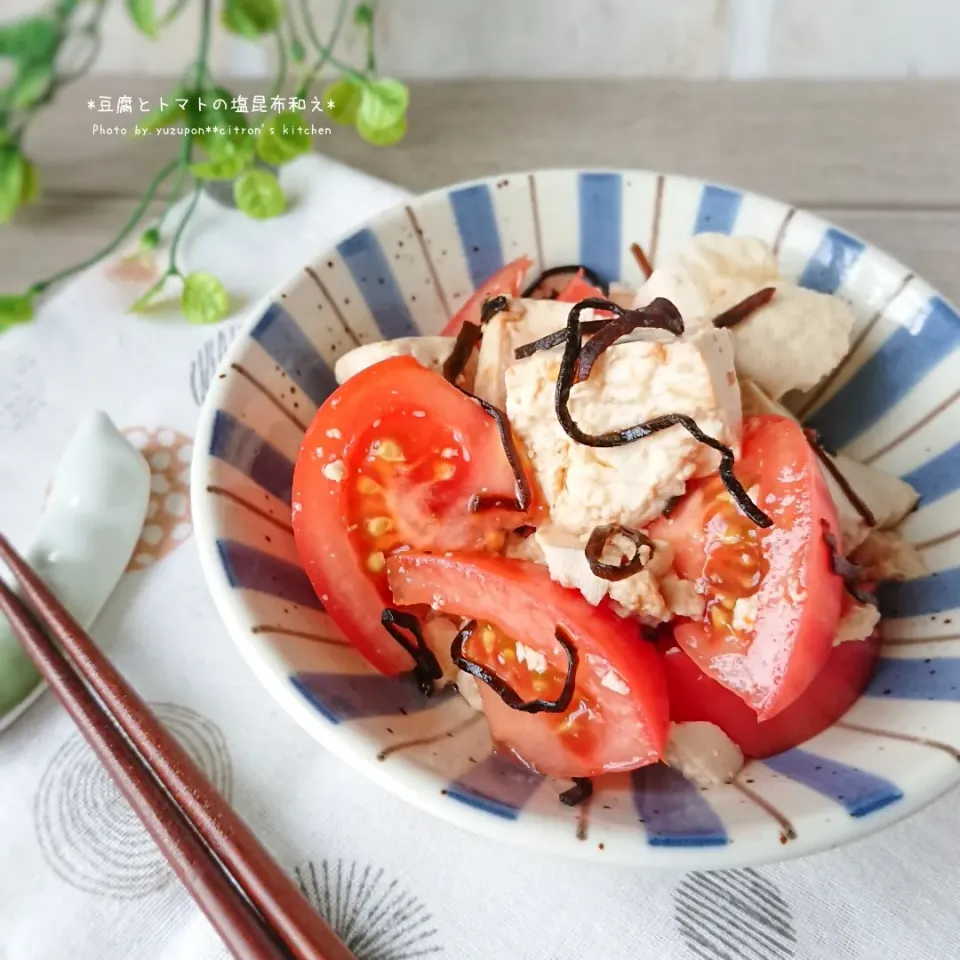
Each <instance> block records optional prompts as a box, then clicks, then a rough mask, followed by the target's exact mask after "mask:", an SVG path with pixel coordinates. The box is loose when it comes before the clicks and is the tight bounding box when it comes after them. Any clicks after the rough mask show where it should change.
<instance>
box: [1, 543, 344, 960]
mask: <svg viewBox="0 0 960 960" xmlns="http://www.w3.org/2000/svg"><path fill="white" fill-rule="evenodd" d="M0 559H2V560H3V561H4V563H6V565H7V566H8V567H9V568H10V571H11V573H12V574H13V576H14V578H15V580H16V581H17V583H18V584H19V587H20V591H21V594H22V596H23V597H24V598H25V599H26V601H27V602H28V603H29V604H30V607H28V606H27V605H26V603H24V601H23V600H21V599H20V598H19V597H18V596H17V595H16V594H15V593H14V592H13V590H11V589H10V587H9V586H7V584H6V583H4V581H3V579H2V578H0V611H2V613H3V614H5V615H6V617H7V618H8V620H9V621H10V624H11V626H12V627H13V630H14V632H15V633H16V634H17V636H18V637H19V639H20V642H21V643H22V644H23V647H24V649H25V650H26V652H27V654H28V655H29V656H30V658H31V659H32V660H33V662H34V663H35V664H36V665H37V668H38V669H39V671H40V673H41V674H42V676H43V678H44V680H46V682H47V684H48V685H49V686H50V689H51V690H52V691H53V692H54V694H55V695H56V696H57V698H58V699H59V700H60V702H61V703H62V704H63V706H64V707H65V709H66V711H67V713H69V714H70V716H71V718H72V719H73V721H74V722H75V723H76V725H77V727H78V728H79V730H80V732H81V733H82V734H83V736H84V737H85V738H86V740H87V742H88V743H89V744H90V746H91V747H92V748H93V751H94V753H96V755H97V757H98V759H99V760H100V762H101V763H102V764H103V766H104V767H105V768H106V770H107V772H108V773H109V774H110V776H111V777H112V778H113V779H114V781H115V782H116V784H117V786H118V787H119V788H120V790H121V792H122V793H123V795H124V796H125V797H126V798H127V800H128V801H129V803H130V805H131V807H132V808H133V810H134V812H135V813H136V814H137V816H138V817H139V818H140V820H141V821H142V822H143V825H144V826H145V827H146V829H147V831H148V832H149V834H150V836H151V837H152V838H153V840H154V841H155V842H156V844H157V846H158V847H159V848H160V850H161V852H162V853H163V855H164V856H165V857H166V859H167V861H168V862H169V863H170V866H171V867H172V868H173V870H174V872H175V873H176V875H177V876H178V877H179V878H180V880H181V881H182V883H183V885H184V886H185V887H186V888H187V890H188V892H189V893H190V894H191V895H192V896H193V898H194V900H196V902H197V904H198V906H199V907H200V909H201V910H202V911H203V912H204V913H205V914H206V916H207V918H208V919H209V920H210V922H211V924H212V925H213V926H214V928H215V929H216V930H217V932H218V933H219V934H220V936H221V938H222V939H223V941H224V943H225V944H226V946H227V947H228V949H229V950H230V951H231V952H232V953H233V955H234V957H237V958H238V960H291V958H295V960H356V958H355V957H354V955H353V954H352V953H350V951H349V950H347V948H346V947H345V946H344V945H343V944H342V943H341V942H340V940H338V939H337V937H336V935H335V934H334V932H333V931H332V930H331V929H330V927H329V926H328V925H327V924H326V923H325V922H324V921H323V919H322V918H321V917H320V916H319V914H317V913H316V912H315V911H314V910H313V907H312V906H311V905H310V902H309V901H308V900H307V899H306V897H304V896H303V894H302V893H301V892H300V890H299V889H298V888H297V887H296V886H295V885H294V884H293V882H292V881H291V880H290V878H289V877H287V875H286V874H285V873H284V872H283V870H282V869H281V868H280V866H279V864H278V863H277V862H276V861H275V860H274V859H273V858H272V857H271V856H270V854H269V853H268V852H267V851H266V850H265V849H264V848H263V847H262V846H261V845H260V843H259V842H258V841H257V839H256V838H255V837H254V835H253V833H252V832H251V831H250V828H249V827H248V826H247V825H246V824H245V823H244V822H243V820H242V819H241V818H240V817H239V816H238V815H237V813H236V812H235V811H234V810H233V809H232V808H231V807H230V806H229V805H228V804H227V802H226V801H225V800H224V799H223V797H221V796H220V794H219V793H217V791H216V789H215V788H214V787H213V785H212V784H211V783H210V781H209V780H207V778H206V776H205V775H204V773H203V771H201V770H200V768H199V767H198V766H197V765H196V763H195V762H194V761H193V759H192V758H191V757H190V756H189V754H187V753H186V751H185V750H184V749H183V748H182V747H181V746H180V744H179V743H178V742H177V741H176V740H175V739H174V738H173V737H172V736H171V735H170V733H168V731H167V730H166V728H165V727H164V726H163V725H162V724H161V723H160V721H159V720H158V719H157V718H156V716H155V715H154V714H153V713H152V712H151V711H150V708H149V707H148V706H147V705H146V704H145V703H144V702H143V700H141V699H140V697H139V695H138V694H137V693H136V691H135V690H134V689H133V688H132V687H131V686H130V685H129V684H128V683H127V682H126V680H124V679H123V677H122V676H121V675H120V674H119V673H118V672H117V671H116V669H115V668H114V667H113V665H112V664H111V663H110V661H109V660H107V658H106V657H105V656H104V655H103V654H102V653H101V652H100V650H99V648H98V647H97V646H96V645H95V644H94V643H93V641H92V640H91V639H90V637H89V636H87V634H86V633H84V631H83V630H82V629H81V628H80V626H79V625H78V624H77V622H76V621H75V620H74V619H73V618H72V617H71V616H70V614H69V613H68V612H67V611H66V610H65V609H64V608H63V606H62V605H61V604H60V602H59V601H58V600H57V599H56V598H55V597H54V596H53V594H52V593H51V592H50V591H49V590H48V589H47V587H46V586H45V585H44V583H43V582H42V581H41V580H40V578H39V577H38V576H37V575H36V574H35V573H34V572H33V571H32V570H31V569H30V567H29V566H28V565H27V564H26V562H25V561H24V560H23V558H22V557H21V556H20V555H19V554H18V553H17V552H16V551H15V550H14V549H13V547H12V546H11V545H10V544H9V542H8V541H7V540H6V538H5V537H3V536H2V535H0ZM31 608H32V609H31ZM51 638H52V639H51ZM54 641H56V642H54ZM57 644H59V646H57Z"/></svg>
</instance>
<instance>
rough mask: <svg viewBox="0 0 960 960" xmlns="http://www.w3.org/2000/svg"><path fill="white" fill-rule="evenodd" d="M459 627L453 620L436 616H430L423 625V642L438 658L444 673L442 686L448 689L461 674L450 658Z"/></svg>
mask: <svg viewBox="0 0 960 960" xmlns="http://www.w3.org/2000/svg"><path fill="white" fill-rule="evenodd" d="M459 629H460V628H459V627H458V626H457V624H455V623H454V622H453V621H452V620H449V619H447V618H446V617H444V616H437V615H435V614H431V615H429V617H428V619H427V622H426V623H424V625H423V640H424V643H426V645H427V646H428V647H429V648H430V650H431V651H432V653H433V655H434V656H435V657H436V658H437V663H438V664H439V665H440V669H441V670H442V671H443V676H442V677H441V678H440V680H439V683H440V686H442V687H446V686H449V685H450V684H451V683H454V682H455V681H456V679H457V674H458V673H459V670H458V668H457V667H456V666H455V664H454V662H453V658H452V657H451V656H450V646H451V644H452V643H453V641H454V638H455V637H456V635H457V632H458V631H459Z"/></svg>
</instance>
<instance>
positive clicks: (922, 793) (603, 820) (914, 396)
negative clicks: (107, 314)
mask: <svg viewBox="0 0 960 960" xmlns="http://www.w3.org/2000/svg"><path fill="white" fill-rule="evenodd" d="M702 231H722V232H725V233H734V234H744V235H750V236H757V237H761V238H763V239H764V240H766V241H768V242H769V243H770V244H771V246H772V247H773V248H774V250H775V251H776V254H777V256H778V258H779V261H780V265H781V269H782V273H783V274H784V275H785V276H787V277H791V278H797V279H798V280H799V282H800V283H801V284H802V285H803V286H806V287H810V288H812V289H815V290H820V291H823V292H829V293H836V294H837V295H839V296H841V297H842V298H844V299H845V300H846V301H847V302H848V303H849V304H850V306H851V308H852V310H853V313H854V315H855V317H856V329H855V332H854V340H853V342H854V347H853V349H852V351H851V352H850V354H849V356H848V357H847V358H846V360H845V361H844V363H843V364H842V366H841V367H840V369H839V370H838V371H837V372H836V373H835V374H834V375H833V376H832V377H831V378H830V380H829V382H828V383H826V384H824V385H822V386H821V388H819V389H818V390H816V391H815V392H814V393H813V394H811V395H810V396H809V397H808V398H806V400H805V402H804V406H805V407H807V408H808V409H807V410H806V411H805V412H807V413H808V414H809V416H810V419H811V422H812V423H813V424H814V425H815V426H816V427H817V428H818V429H819V430H820V431H821V432H822V434H823V436H824V438H825V440H826V442H827V443H828V444H830V445H832V446H835V447H838V448H841V449H843V450H844V451H845V452H848V453H850V454H852V455H853V456H855V457H857V458H858V459H861V460H864V461H865V462H868V463H873V464H876V465H877V466H878V467H882V468H884V469H886V470H888V471H892V472H893V473H895V474H897V475H900V476H903V477H905V478H906V479H907V480H909V482H910V483H912V484H913V485H914V486H915V487H916V488H917V489H918V490H919V491H920V493H921V494H922V497H923V499H922V503H921V506H920V509H919V510H917V511H916V512H915V513H914V514H912V515H911V516H910V517H909V518H908V519H907V521H906V522H905V525H904V531H905V534H906V536H907V537H908V538H909V539H910V540H911V541H912V542H913V543H915V544H916V545H917V546H918V548H919V549H920V550H921V552H922V555H923V557H924V559H925V561H926V563H927V565H928V567H929V568H930V570H931V571H932V572H931V574H930V575H929V576H925V577H923V578H922V579H918V580H914V581H911V582H909V583H904V584H892V585H889V586H888V587H887V588H885V589H884V590H883V591H882V595H881V605H882V608H883V611H884V613H885V616H886V619H885V620H884V625H883V630H884V639H885V645H884V648H883V654H882V659H881V660H880V663H879V667H878V669H877V672H876V675H875V677H874V678H873V680H872V682H871V683H870V686H869V688H868V690H867V691H866V694H865V695H864V696H863V697H862V698H861V700H860V701H859V702H858V703H856V704H855V705H854V707H853V708H852V709H851V710H850V712H849V713H848V714H847V715H846V716H845V717H844V718H843V720H842V721H841V722H839V723H837V724H836V725H835V726H834V727H833V728H831V729H829V730H827V731H825V732H823V733H821V734H820V735H818V736H817V737H815V738H814V739H812V740H810V741H809V742H807V743H805V744H803V746H802V747H798V748H795V749H792V750H788V751H786V752H785V753H783V754H780V755H779V756H776V757H772V758H770V759H768V760H764V761H762V762H751V763H750V764H749V765H748V766H747V767H746V768H745V769H744V770H743V772H742V773H741V774H740V776H739V777H738V778H737V780H736V782H734V783H732V784H729V785H724V786H718V787H715V788H711V789H708V790H701V789H698V788H697V787H695V786H693V785H692V784H690V783H689V782H687V781H686V780H684V779H683V777H681V776H680V775H679V774H677V773H676V772H674V771H673V770H671V769H669V768H667V767H664V766H657V767H651V768H646V769H643V770H638V771H636V772H634V773H633V774H632V775H618V776H612V777H609V778H607V779H603V780H601V781H599V782H598V784H597V790H596V793H595V795H594V799H593V801H592V803H591V804H590V805H589V806H588V807H580V808H569V807H565V806H563V805H561V804H560V803H559V802H558V801H557V794H558V793H559V792H560V791H561V790H564V789H566V788H567V787H569V786H570V782H569V781H559V782H551V781H550V780H548V779H545V778H543V777H541V776H538V775H537V774H534V773H531V772H530V771H527V770H524V769H520V768H519V767H516V766H513V765H511V764H509V763H507V762H505V761H504V760H502V759H499V758H498V757H496V756H494V755H493V754H492V753H491V744H490V740H489V737H488V734H487V730H486V725H485V723H484V722H483V721H482V719H480V718H479V717H478V716H477V715H475V714H473V713H472V712H471V711H470V709H469V708H468V707H467V706H466V704H465V703H463V702H462V701H460V700H459V699H458V698H457V697H456V696H455V695H452V696H449V697H443V696H439V697H435V698H433V699H430V700H426V699H423V698H422V697H421V696H420V694H419V693H418V692H417V691H416V690H415V688H414V686H413V684H412V683H410V682H405V681H400V680H393V679H388V678H386V677H383V676H380V675H378V674H377V673H375V672H373V670H372V668H370V667H368V666H367V665H366V663H365V661H364V660H362V659H361V657H360V656H359V655H358V654H356V653H355V652H354V651H353V649H352V648H351V647H350V646H348V645H346V644H345V642H344V641H343V639H342V638H341V636H340V635H339V633H338V632H337V630H336V628H335V627H334V625H333V623H332V622H331V620H330V619H329V617H327V616H326V615H325V614H324V612H323V611H322V609H321V606H320V602H319V601H318V599H317V597H316V596H315V595H314V593H313V590H312V589H311V587H310V584H309V582H308V580H307V578H306V576H305V575H304V573H303V571H302V570H301V569H300V566H299V564H298V562H297V553H296V550H295V547H294V541H293V536H292V533H291V529H290V486H291V474H292V470H293V461H294V459H295V457H296V454H297V449H298V446H299V444H300V440H301V437H302V435H303V432H304V429H305V427H306V425H307V424H308V423H309V422H310V418H311V416H312V415H313V413H314V411H315V410H316V408H317V405H318V404H320V403H321V402H322V401H323V399H324V398H325V397H326V396H327V394H328V393H329V392H330V391H331V390H332V389H333V388H334V386H335V382H334V377H333V373H332V370H333V364H334V361H335V360H336V358H337V357H338V356H340V355H341V354H342V353H344V352H345V351H347V350H350V349H351V348H352V347H354V346H356V345H357V344H360V343H366V342H368V341H371V340H379V339H383V338H391V337H398V336H408V335H411V334H418V333H425V334H426V333H434V332H436V331H438V330H439V328H440V327H441V325H442V323H443V321H444V319H445V318H446V317H447V316H449V315H450V314H451V312H452V311H454V310H455V309H456V308H457V306H458V305H459V304H460V303H462V302H463V301H464V299H465V298H466V297H467V296H468V295H469V294H470V292H471V291H472V290H473V289H474V288H475V287H476V286H477V285H478V284H479V283H480V282H481V281H482V280H484V279H485V278H486V277H487V276H488V275H490V274H491V273H493V271H494V270H496V269H497V268H498V267H500V266H501V265H502V264H503V263H505V262H507V261H508V260H511V259H513V258H514V257H516V256H519V255H520V254H528V255H529V256H531V257H533V258H534V260H535V261H536V269H537V270H539V269H541V268H544V267H549V266H554V265H558V264H564V263H571V262H580V263H584V264H587V265H589V266H591V267H592V268H593V269H595V270H596V271H597V272H598V273H599V274H600V275H601V276H603V277H604V278H606V279H607V280H621V281H624V282H626V283H630V284H633V285H639V284H640V283H641V281H642V279H643V278H642V276H641V274H640V272H639V268H638V267H637V264H636V263H635V262H634V260H633V258H632V256H631V254H630V252H629V247H630V244H631V242H634V241H636V242H638V243H639V244H640V245H641V246H642V247H643V248H644V249H645V250H646V251H647V253H648V255H649V258H650V260H651V261H653V262H654V264H655V263H656V262H657V261H658V260H662V258H663V257H664V256H665V255H667V254H669V253H670V252H671V251H673V250H675V249H677V248H678V247H680V246H681V245H682V244H684V243H685V242H686V241H687V240H688V239H689V238H690V236H692V235H693V234H696V233H698V232H702ZM305 253H310V254H311V259H310V260H309V261H308V262H305V263H304V264H303V265H302V266H300V267H299V268H298V270H297V271H296V272H295V273H294V274H293V276H291V278H290V279H289V281H288V282H287V283H286V284H284V285H283V286H282V287H281V288H280V289H278V290H277V291H276V292H275V293H274V294H273V295H272V296H270V297H269V298H268V300H267V301H266V302H264V303H263V304H262V305H261V306H260V308H259V309H258V310H257V311H256V313H255V314H254V315H253V316H252V317H251V318H250V320H249V322H248V323H247V324H246V326H245V328H244V329H243V331H242V333H241V334H240V335H239V336H238V338H237V340H236V342H235V343H234V345H233V348H232V350H231V351H230V353H229V354H228V356H227V357H226V358H225V359H224V361H223V364H222V366H221V368H220V371H219V375H218V378H217V379H215V380H214V381H213V388H212V389H211V390H210V393H209V395H208V397H207V399H206V403H205V406H204V409H203V412H202V415H201V421H200V426H199V429H198V433H197V441H196V447H195V449H196V454H195V459H194V465H193V477H192V484H193V516H194V521H195V524H196V533H197V540H198V543H199V548H200V551H201V556H202V559H203V568H204V571H205V574H206V578H207V580H208V582H209V584H210V589H211V591H212V592H213V595H214V598H215V600H216V604H217V607H218V609H219V611H220V614H221V615H222V617H223V619H224V621H225V622H226V624H227V626H228V628H229V630H230V632H231V634H232V635H233V637H234V639H235V640H236V643H237V646H238V647H239V649H240V651H241V652H242V654H243V655H244V657H245V658H246V659H247V661H248V663H249V664H250V666H251V667H252V669H253V670H254V671H255V672H256V674H257V676H258V677H260V678H261V680H262V681H263V683H264V684H265V685H266V686H267V687H268V688H269V689H270V691H271V692H272V693H273V695H274V696H275V697H276V698H277V699H278V700H279V701H280V703H282V704H283V706H284V707H285V708H286V709H287V710H288V711H289V712H290V713H291V714H292V715H293V716H294V717H295V718H296V720H297V721H299V722H300V723H301V724H302V725H303V726H304V727H305V728H306V729H307V730H309V731H310V732H311V733H312V734H313V735H314V736H315V737H316V738H317V740H319V741H320V742H321V743H322V744H323V745H324V746H325V747H326V748H328V749H329V750H331V751H333V752H334V753H335V754H337V755H338V756H340V757H342V758H343V759H344V760H346V761H348V762H349V763H352V764H354V765H355V766H356V767H357V768H359V769H360V770H362V771H364V772H365V773H366V774H368V775H369V776H370V777H371V778H372V779H373V780H375V781H376V782H377V783H379V784H381V785H382V786H383V787H385V788H386V789H388V790H391V791H393V792H394V793H396V794H397V795H398V796H400V797H402V798H403V799H405V800H409V801H410V802H412V803H415V804H417V805H418V806H420V807H422V808H424V809H425V810H428V811H430V812H431V813H434V814H436V815H437V816H440V817H443V818H445V819H447V820H450V821H453V822H455V823H458V824H460V825H462V826H463V827H466V828H468V829H470V830H475V831H478V832H481V833H484V834H487V835H489V836H490V837H493V838H496V839H499V840H503V841H507V842H510V843H516V844H522V845H526V846H528V847H534V848H538V849H541V850H544V851H549V852H551V853H557V854H563V855H573V856H581V857H590V858H594V859H599V860H611V861H612V860H616V861H620V862H627V863H631V864H635V865H644V866H678V867H690V868H697V869H709V868H717V867H729V866H733V865H744V864H755V863H761V862H766V861H773V860H779V859H785V858H787V857H791V856H799V855H803V854H809V853H812V852H814V851H818V850H823V849H826V848H830V847H834V846H837V845H838V844H842V843H846V842H848V841H850V840H853V839H854V838H857V837H861V836H863V835H865V834H868V833H871V832H873V831H875V830H878V829H880V828H881V827H884V826H886V825H888V824H890V823H893V822H894V821H896V820H899V819H901V818H903V817H905V816H906V815H907V814H909V813H911V812H913V811H915V810H917V809H919V808H920V807H922V806H924V805H925V804H927V803H929V802H930V801H931V800H933V799H934V798H935V797H937V796H938V795H940V794H941V793H943V792H944V791H945V790H947V789H948V788H949V787H951V786H952V785H953V784H955V783H956V782H957V780H958V779H960V765H958V763H957V760H958V757H960V754H958V747H960V702H958V701H960V659H958V657H960V619H958V620H957V622H956V624H954V623H953V620H954V618H955V617H958V618H960V612H958V610H960V492H958V488H960V444H957V443H956V442H955V439H956V437H958V436H960V404H957V403H956V402H955V401H957V399H958V397H960V390H958V388H957V375H956V366H955V363H954V360H953V358H952V352H953V351H954V350H955V349H956V347H957V344H958V343H960V318H958V315H957V313H956V311H955V310H954V309H953V308H952V307H951V306H950V305H949V304H948V303H946V302H945V301H944V300H943V299H942V298H941V297H940V296H939V295H938V294H937V293H936V291H934V290H932V289H931V288H930V287H929V286H928V285H927V284H926V283H924V281H923V280H921V279H920V278H919V277H916V276H914V274H913V273H911V271H910V270H909V269H908V268H906V267H904V266H901V265H900V264H899V263H897V262H896V261H894V260H893V259H891V258H890V257H889V256H887V255H886V254H884V253H883V252H881V251H880V250H877V249H875V248H874V247H871V246H870V245H869V244H867V243H864V242H863V241H862V240H859V239H857V238H856V237H853V236H851V235H850V234H848V233H845V232H844V231H842V230H839V229H837V228H836V227H833V226H830V225H829V224H827V223H825V222H823V221H822V220H820V219H818V218H817V217H814V216H812V215H810V214H809V213H805V212H803V211H802V210H795V209H793V208H791V207H789V206H788V205H786V204H783V203H780V202H777V201H775V200H771V199H767V198H765V197H761V196H757V195H755V194H751V193H747V192H743V191H739V190H734V189H729V188H727V187H721V186H716V185H713V184H709V183H703V182H700V181H697V180H691V179H687V178H684V177H678V176H669V175H661V174H657V173H651V172H647V171H640V170H636V171H629V170H624V171H587V170H547V171H540V172H536V173H523V174H513V175H506V176H501V177H495V178H491V179H488V180H480V181H475V182H472V183H465V184H459V185H456V186H453V187H450V188H448V189H443V190H438V191H434V192H433V193H429V194H427V195H426V196H423V197H421V198H419V199H416V200H413V201H411V203H410V204H409V205H407V206H404V207H398V208H396V209H393V210H391V211H390V212H388V213H386V214H384V215H382V216H380V217H378V218H377V219H376V220H374V221H373V222H372V223H370V224H369V226H367V227H365V228H364V229H361V230H359V231H357V232H356V233H354V234H353V235H352V236H348V237H346V238H344V239H343V240H342V241H341V242H340V243H338V244H337V245H336V246H335V247H332V248H331V249H329V250H321V251H305Z"/></svg>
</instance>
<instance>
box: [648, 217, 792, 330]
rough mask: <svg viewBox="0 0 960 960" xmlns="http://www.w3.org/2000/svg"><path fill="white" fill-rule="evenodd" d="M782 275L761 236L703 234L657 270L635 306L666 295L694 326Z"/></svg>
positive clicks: (687, 323)
mask: <svg viewBox="0 0 960 960" xmlns="http://www.w3.org/2000/svg"><path fill="white" fill-rule="evenodd" d="M779 279H780V273H779V269H778V266H777V258H776V257H775V256H774V255H773V251H772V250H771V249H770V247H769V246H768V245H767V244H766V243H764V242H763V241H762V240H757V239H756V238H755V237H731V236H728V235H727V234H725V233H699V234H697V235H696V236H695V237H694V238H693V239H692V240H691V241H690V242H689V243H688V244H687V246H685V247H684V248H683V249H681V250H679V251H677V252H676V253H675V254H673V256H670V257H667V258H666V259H665V260H664V261H663V263H662V264H661V265H659V266H658V267H657V268H656V269H655V270H654V271H653V273H652V274H651V275H650V279H649V280H647V282H646V283H645V284H644V285H643V286H642V287H641V288H640V290H639V292H638V293H637V299H636V302H635V306H638V307H645V306H646V305H647V304H648V303H650V302H651V301H652V300H654V299H655V298H656V297H665V298H666V299H667V300H670V301H671V302H672V303H673V304H674V306H676V308H677V309H678V310H679V311H680V316H682V317H683V321H684V323H685V324H686V325H687V329H688V330H694V329H699V328H700V327H702V326H704V325H705V324H709V323H710V321H711V320H713V318H714V317H715V316H716V315H717V314H718V313H722V312H723V311H724V310H726V309H727V308H728V307H732V306H733V305H734V304H735V303H739V302H740V301H741V300H743V299H744V298H745V297H748V296H750V294H751V293H756V291H757V290H760V289H761V288H762V287H769V286H772V285H773V284H774V283H776V282H777V281H778V280H779Z"/></svg>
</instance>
